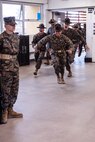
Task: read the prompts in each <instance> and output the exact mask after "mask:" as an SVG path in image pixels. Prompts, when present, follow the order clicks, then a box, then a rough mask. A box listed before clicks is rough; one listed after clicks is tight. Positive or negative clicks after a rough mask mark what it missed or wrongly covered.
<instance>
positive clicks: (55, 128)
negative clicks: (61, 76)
mask: <svg viewBox="0 0 95 142" xmlns="http://www.w3.org/2000/svg"><path fill="white" fill-rule="evenodd" d="M83 60H84V56H82V57H80V58H77V57H76V61H75V62H74V63H73V64H72V71H73V77H72V78H68V77H67V71H66V72H65V82H66V84H65V85H62V84H61V85H59V84H57V81H56V77H55V74H54V70H53V68H52V66H45V65H44V64H43V65H42V68H41V70H40V71H39V74H38V77H36V78H35V77H34V76H33V71H34V65H33V63H31V65H29V66H25V67H20V88H19V96H18V100H17V102H16V104H15V109H16V110H17V111H20V112H23V114H24V118H23V119H10V120H8V123H7V124H6V125H0V142H95V63H86V64H85V63H84V62H83Z"/></svg>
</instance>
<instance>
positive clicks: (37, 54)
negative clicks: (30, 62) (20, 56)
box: [32, 24, 47, 75]
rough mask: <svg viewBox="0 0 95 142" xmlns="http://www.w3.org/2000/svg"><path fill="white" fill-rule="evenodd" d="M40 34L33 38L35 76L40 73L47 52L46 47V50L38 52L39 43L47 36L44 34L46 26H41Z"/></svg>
mask: <svg viewBox="0 0 95 142" xmlns="http://www.w3.org/2000/svg"><path fill="white" fill-rule="evenodd" d="M37 28H39V32H38V33H37V34H36V35H34V37H33V41H32V46H33V48H35V53H34V55H35V61H36V66H35V68H36V69H35V72H34V75H37V73H38V70H39V69H40V67H41V64H42V59H43V58H44V55H45V51H46V46H44V48H43V49H42V50H37V49H36V45H37V43H38V42H39V41H40V40H41V39H42V38H43V37H45V36H46V35H47V34H46V33H45V32H44V29H45V28H46V27H45V26H44V24H40V25H39V27H37Z"/></svg>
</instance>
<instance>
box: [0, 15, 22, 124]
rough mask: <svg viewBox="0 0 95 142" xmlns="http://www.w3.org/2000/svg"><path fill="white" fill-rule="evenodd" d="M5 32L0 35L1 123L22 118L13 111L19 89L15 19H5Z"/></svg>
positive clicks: (17, 40) (17, 42)
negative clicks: (9, 119) (0, 43)
mask: <svg viewBox="0 0 95 142" xmlns="http://www.w3.org/2000/svg"><path fill="white" fill-rule="evenodd" d="M4 23H5V31H4V32H3V33H1V34H0V41H1V42H2V43H3V44H2V46H0V63H1V64H0V76H1V89H2V92H3V97H2V99H1V105H2V116H1V123H2V124H5V123H7V120H8V118H20V117H23V115H22V114H21V113H17V112H15V111H14V110H13V106H14V104H15V102H16V100H17V95H18V87H19V64H18V59H17V55H18V52H19V38H18V35H17V34H15V33H14V30H15V25H16V22H15V17H5V18H4Z"/></svg>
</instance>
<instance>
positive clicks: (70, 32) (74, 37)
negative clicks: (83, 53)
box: [62, 18, 86, 77]
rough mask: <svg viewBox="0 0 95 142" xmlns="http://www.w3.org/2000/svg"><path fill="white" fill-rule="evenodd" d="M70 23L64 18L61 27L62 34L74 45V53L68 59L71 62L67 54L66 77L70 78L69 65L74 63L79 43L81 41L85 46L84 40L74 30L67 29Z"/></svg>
mask: <svg viewBox="0 0 95 142" xmlns="http://www.w3.org/2000/svg"><path fill="white" fill-rule="evenodd" d="M70 23H71V22H70V19H69V18H65V20H64V26H63V30H62V34H64V35H65V36H67V37H68V38H69V39H70V40H71V41H72V42H73V44H74V52H73V54H72V57H70V58H71V61H70V58H69V55H68V54H67V60H66V69H67V71H68V72H69V73H68V77H71V76H72V71H71V67H70V63H72V62H73V61H74V57H75V53H76V50H77V47H78V44H79V42H80V41H82V42H83V43H84V44H85V45H86V42H85V39H84V38H83V37H82V36H81V35H80V34H79V33H78V32H77V31H76V30H74V29H72V28H70V27H69V25H70Z"/></svg>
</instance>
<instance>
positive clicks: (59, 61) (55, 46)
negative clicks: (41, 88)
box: [37, 24, 73, 84]
mask: <svg viewBox="0 0 95 142" xmlns="http://www.w3.org/2000/svg"><path fill="white" fill-rule="evenodd" d="M48 42H49V43H50V45H51V58H52V60H53V66H54V70H55V74H56V76H57V81H58V83H59V84H64V83H65V82H64V67H65V63H66V52H68V53H69V54H71V53H72V50H73V43H72V42H71V40H70V39H69V38H68V37H66V36H65V35H63V34H62V27H61V25H60V24H56V25H55V33H54V34H53V35H48V36H46V37H44V38H43V39H42V40H40V41H39V42H38V44H37V48H38V49H43V47H44V46H45V45H46V44H47V43H48ZM67 47H68V50H67Z"/></svg>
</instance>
